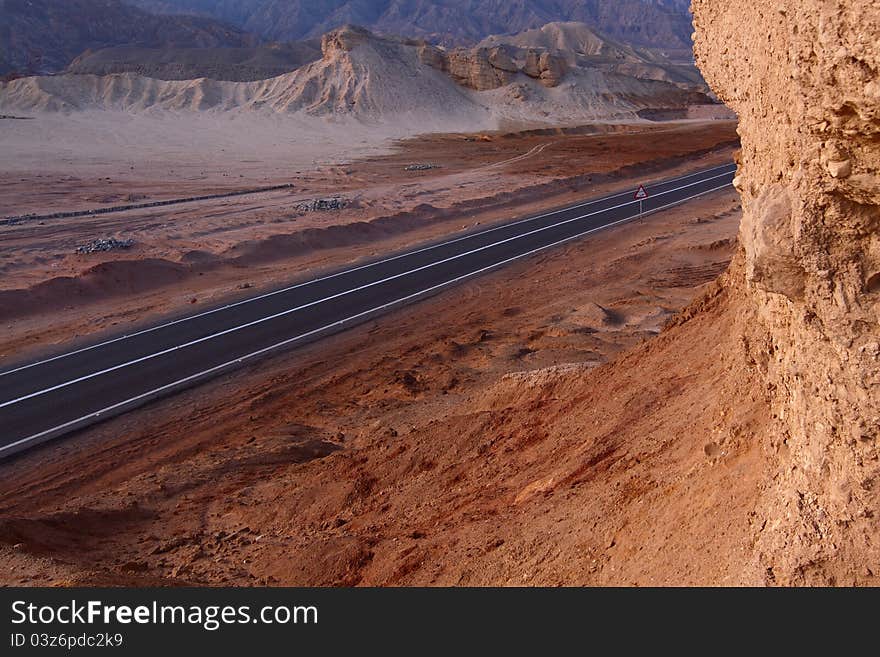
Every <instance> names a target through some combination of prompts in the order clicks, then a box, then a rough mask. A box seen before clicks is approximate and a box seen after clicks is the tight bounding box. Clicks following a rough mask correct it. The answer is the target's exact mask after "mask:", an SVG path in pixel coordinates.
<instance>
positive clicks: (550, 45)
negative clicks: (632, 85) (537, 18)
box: [480, 22, 708, 91]
mask: <svg viewBox="0 0 880 657" xmlns="http://www.w3.org/2000/svg"><path fill="white" fill-rule="evenodd" d="M501 45H507V46H512V47H515V48H520V49H528V48H538V49H542V50H548V51H550V52H552V53H554V54H556V55H559V56H560V57H563V58H564V59H565V60H566V61H567V62H568V63H569V64H571V65H574V66H584V67H595V68H600V69H602V70H604V71H609V72H615V73H622V74H624V75H630V76H633V77H637V78H642V79H651V80H663V81H665V82H673V83H675V84H679V85H681V86H683V87H685V88H688V87H693V88H697V89H701V90H705V91H708V86H707V85H706V83H705V81H704V80H703V77H702V75H701V74H700V71H699V70H698V69H697V67H696V66H695V65H694V64H693V62H690V61H684V62H682V61H675V60H671V59H670V58H669V57H668V56H667V53H666V52H665V51H662V50H657V49H653V48H647V47H633V46H630V45H628V44H625V43H622V42H620V41H616V40H614V39H610V38H608V37H606V36H604V35H602V34H599V33H598V32H596V31H595V30H594V29H593V28H591V27H590V26H589V25H586V24H585V23H574V22H570V23H558V22H557V23H548V24H547V25H544V26H543V27H540V28H535V29H532V30H526V31H525V32H521V33H519V34H512V35H500V36H499V35H493V36H489V37H486V38H485V39H484V40H483V41H482V42H481V43H480V46H483V47H497V46H501Z"/></svg>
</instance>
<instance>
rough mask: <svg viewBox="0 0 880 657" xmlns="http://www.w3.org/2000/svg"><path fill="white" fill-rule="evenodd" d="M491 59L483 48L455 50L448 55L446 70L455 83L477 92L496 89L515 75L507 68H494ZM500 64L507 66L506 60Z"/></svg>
mask: <svg viewBox="0 0 880 657" xmlns="http://www.w3.org/2000/svg"><path fill="white" fill-rule="evenodd" d="M492 59H493V57H492V56H491V54H490V51H488V50H486V49H484V48H479V49H477V50H455V51H453V52H451V53H449V56H448V59H447V70H448V71H449V74H450V75H451V76H452V78H453V79H454V80H455V81H456V82H458V83H459V84H461V85H464V86H466V87H470V88H471V89H476V90H477V91H487V90H489V89H497V88H498V87H503V86H504V85H506V84H509V83H510V82H511V81H512V80H513V78H514V76H515V75H516V73H515V71H510V70H509V67H507V68H499V67H497V66H495V65H494V64H493V61H492ZM495 59H496V60H497V59H498V58H497V57H496V58H495ZM502 62H503V63H504V64H507V60H502ZM511 63H512V62H511ZM515 68H516V67H515V66H514V69H515Z"/></svg>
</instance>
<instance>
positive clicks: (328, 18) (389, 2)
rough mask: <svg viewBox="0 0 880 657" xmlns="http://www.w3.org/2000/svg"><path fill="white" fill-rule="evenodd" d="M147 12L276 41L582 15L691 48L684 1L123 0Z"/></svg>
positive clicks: (489, 29) (470, 28)
mask: <svg viewBox="0 0 880 657" xmlns="http://www.w3.org/2000/svg"><path fill="white" fill-rule="evenodd" d="M128 2H130V3H132V4H136V5H137V6H140V7H143V8H146V9H149V10H151V11H171V12H189V13H197V14H203V15H210V16H214V17H217V18H220V19H222V20H226V21H230V22H232V23H235V24H236V25H239V26H241V27H244V28H245V29H247V30H250V31H252V32H256V33H258V34H261V35H263V36H265V37H267V38H271V39H275V40H295V39H300V38H303V37H306V36H317V35H320V34H322V33H324V32H327V31H328V30H331V29H334V28H336V27H339V26H340V25H343V24H346V23H356V24H358V25H365V26H367V27H369V28H372V29H374V30H379V31H381V32H384V33H390V34H403V35H405V36H420V37H429V38H431V39H434V40H438V41H441V42H463V41H464V42H471V43H474V42H477V41H479V40H480V39H482V38H483V37H486V36H489V35H490V34H501V33H508V32H520V31H522V30H526V29H529V28H536V27H540V26H542V25H544V24H546V23H549V22H552V21H580V22H584V23H588V24H589V25H592V26H594V27H595V28H596V29H597V30H599V31H600V32H602V33H603V34H608V35H609V36H611V37H615V38H619V39H622V40H624V41H626V42H630V43H635V44H640V45H651V46H658V47H663V48H672V49H684V50H690V46H691V42H690V35H691V31H692V28H691V23H690V16H689V15H688V4H689V2H688V0H617V1H615V2H608V1H607V0H481V2H471V1H470V0H128Z"/></svg>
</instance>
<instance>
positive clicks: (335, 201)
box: [296, 198, 348, 212]
mask: <svg viewBox="0 0 880 657" xmlns="http://www.w3.org/2000/svg"><path fill="white" fill-rule="evenodd" d="M346 205H348V203H347V201H346V200H345V199H342V198H318V199H315V200H313V201H305V202H304V203H300V204H299V205H297V206H296V210H297V212H326V211H328V210H342V209H344V208H345V206H346Z"/></svg>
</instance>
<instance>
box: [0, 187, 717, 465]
mask: <svg viewBox="0 0 880 657" xmlns="http://www.w3.org/2000/svg"><path fill="white" fill-rule="evenodd" d="M728 187H730V184H729V183H728V184H726V185H721V186H720V187H713V188H712V189H707V190H706V191H703V192H700V193H698V194H694V195H693V196H688V197H687V198H683V199H681V200H678V201H673V202H672V203H667V204H666V205H662V206H660V207H659V208H655V209H653V210H648V211H647V212H645V213H644V215H641V216H647V215H650V214H654V213H655V212H660V211H662V210H665V209H667V208H671V207H673V206H676V205H681V204H682V203H686V202H687V201H691V200H693V199H695V198H699V197H700V196H705V195H706V194H711V193H712V192H717V191H718V190H721V189H727V188H728ZM637 218H639V215H633V216H632V217H626V218H625V219H619V220H617V221H615V222H612V223H610V224H605V225H604V226H599V227H598V228H591V229H590V230H585V231H584V232H582V233H578V234H577V235H572V236H571V237H566V238H565V239H562V240H559V241H558V242H553V243H552V244H547V245H545V246H541V247H538V248H537V249H533V250H531V251H528V252H527V253H521V254H519V255H515V256H513V257H511V258H507V259H506V260H502V261H500V262H496V263H494V264H491V265H488V266H487V267H483V268H481V269H478V270H476V271H472V272H470V273H468V274H463V275H461V276H458V277H456V278H453V279H451V280H448V281H445V282H444V283H438V284H437V285H432V286H431V287H429V288H426V289H424V290H420V291H419V292H414V293H412V294H409V295H407V296H405V297H401V298H400V299H395V300H394V301H389V302H388V303H384V304H382V305H381V306H376V307H375V308H371V309H369V310H365V311H363V312H360V313H357V314H356V315H351V316H350V317H346V318H344V319H340V320H337V321H335V322H332V323H331V324H327V325H326V326H322V327H320V328H316V329H313V330H311V331H308V332H307V333H302V334H300V335H297V336H296V337H293V338H288V339H287V340H283V341H282V342H278V343H276V344H273V345H271V346H269V347H264V348H263V349H259V350H258V351H254V352H251V353H249V354H247V355H246V356H240V357H238V358H235V359H234V360H230V361H227V362H226V363H223V364H221V365H215V366H214V367H211V368H209V369H207V370H203V371H201V372H198V373H196V374H191V375H190V376H187V377H184V378H182V379H179V380H177V381H174V382H173V383H167V384H165V385H163V386H160V387H158V388H155V389H153V390H150V391H149V392H144V393H142V394H140V395H137V396H135V397H131V398H129V399H126V400H125V401H121V402H118V403H116V404H113V405H112V406H107V407H106V408H102V409H101V410H100V411H95V412H94V413H89V414H88V415H83V416H82V417H79V418H77V419H75V420H71V421H70V422H65V423H64V424H59V425H58V426H57V427H52V428H51V429H46V430H45V431H41V432H40V433H37V434H34V435H33V436H28V437H27V438H22V439H20V440H17V441H15V442H14V443H10V444H9V445H5V446H3V447H0V454H2V453H3V452H6V451H9V450H11V449H14V448H16V447H19V446H21V445H26V444H27V443H30V442H33V441H35V440H39V439H40V438H43V437H45V436H48V435H50V434H52V433H54V432H56V431H63V430H64V429H67V428H70V427H72V426H74V425H76V424H78V423H80V422H85V421H86V420H91V419H94V418H96V417H100V416H101V415H104V414H105V413H109V412H111V411H115V410H116V409H118V408H122V407H123V406H126V405H128V404H133V403H135V402H137V401H140V400H142V399H146V398H147V397H150V396H152V395H156V394H159V393H162V392H165V391H166V390H171V389H173V388H175V387H177V386H181V385H184V384H186V383H189V382H190V381H194V380H196V379H198V378H201V377H203V376H208V375H209V374H213V373H214V372H218V371H220V370H223V369H225V368H227V367H229V366H231V365H238V364H240V363H243V362H244V361H246V360H250V359H252V358H256V357H257V356H261V355H263V354H265V353H268V352H270V351H274V350H276V349H280V348H282V347H286V346H287V345H289V344H292V343H294V342H298V341H299V340H303V339H305V338H308V337H311V336H312V335H316V334H318V333H321V332H322V331H326V330H328V329H331V328H334V327H337V326H341V325H343V324H347V323H349V322H351V321H353V320H356V319H360V318H361V317H365V316H367V315H370V314H372V313H376V312H379V311H382V310H386V309H388V308H391V307H392V306H396V305H399V304H401V303H405V302H407V301H410V300H412V299H415V298H417V297H420V296H422V295H424V294H428V293H429V292H433V291H435V290H438V289H440V288H443V287H446V286H449V285H453V284H455V283H458V282H459V281H463V280H465V279H466V278H471V277H473V276H476V275H478V274H482V273H483V272H486V271H489V270H490V269H496V268H498V267H501V266H503V265H506V264H508V263H510V262H514V261H516V260H520V259H522V258H526V257H528V256H530V255H534V254H536V253H540V252H541V251H546V250H547V249H551V248H553V247H556V246H559V245H560V244H565V243H566V242H571V241H572V240H576V239H578V238H581V237H583V236H584V235H589V234H590V233H595V232H598V231H600V230H605V229H606V228H611V227H612V226H617V225H619V224H622V223H626V222H628V221H632V220H633V219H637Z"/></svg>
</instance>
